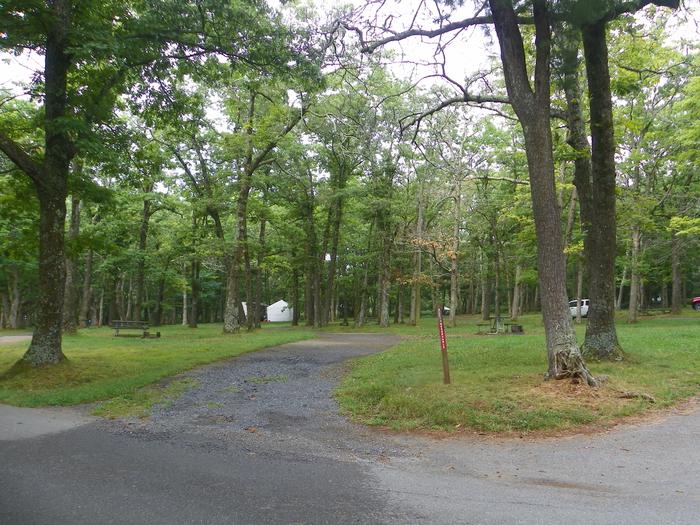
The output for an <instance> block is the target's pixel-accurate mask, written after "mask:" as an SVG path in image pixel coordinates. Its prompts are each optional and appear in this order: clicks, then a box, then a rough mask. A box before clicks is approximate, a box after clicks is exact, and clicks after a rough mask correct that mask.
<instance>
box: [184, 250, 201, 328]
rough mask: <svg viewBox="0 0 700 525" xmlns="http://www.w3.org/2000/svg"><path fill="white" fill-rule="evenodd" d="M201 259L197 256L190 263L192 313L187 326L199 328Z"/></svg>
mask: <svg viewBox="0 0 700 525" xmlns="http://www.w3.org/2000/svg"><path fill="white" fill-rule="evenodd" d="M199 265H200V263H199V261H198V260H197V259H196V256H195V258H194V259H193V260H192V262H191V263H190V288H191V290H192V293H191V294H190V315H189V316H188V319H187V326H189V327H190V328H197V320H198V319H199V295H200V293H199V292H200V286H199Z"/></svg>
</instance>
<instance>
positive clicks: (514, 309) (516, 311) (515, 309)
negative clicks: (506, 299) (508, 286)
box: [510, 264, 522, 321]
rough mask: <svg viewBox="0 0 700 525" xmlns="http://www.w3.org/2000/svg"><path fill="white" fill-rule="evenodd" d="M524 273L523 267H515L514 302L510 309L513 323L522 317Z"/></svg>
mask: <svg viewBox="0 0 700 525" xmlns="http://www.w3.org/2000/svg"><path fill="white" fill-rule="evenodd" d="M521 272H522V268H521V266H520V265H519V264H518V265H516V266H515V279H514V284H513V302H512V305H511V307H510V318H511V319H512V320H513V321H517V319H518V317H519V316H520V274H521Z"/></svg>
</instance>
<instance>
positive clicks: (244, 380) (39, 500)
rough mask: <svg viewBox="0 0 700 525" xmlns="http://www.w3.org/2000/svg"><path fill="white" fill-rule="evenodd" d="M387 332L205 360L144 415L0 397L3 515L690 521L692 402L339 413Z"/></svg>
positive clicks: (698, 416) (17, 519)
mask: <svg viewBox="0 0 700 525" xmlns="http://www.w3.org/2000/svg"><path fill="white" fill-rule="evenodd" d="M393 343H395V339H392V338H390V337H386V336H379V335H359V334H358V335H350V336H348V335H330V334H329V335H324V336H322V337H321V338H319V339H318V340H315V341H306V342H299V343H293V344H289V345H285V346H283V347H279V348H276V349H271V350H267V351H263V352H256V353H253V354H248V355H246V356H243V357H241V358H239V359H236V360H233V361H229V362H226V363H219V364H216V365H212V366H207V367H204V368H201V369H199V370H196V371H194V372H192V373H190V374H188V375H189V376H190V377H192V378H194V379H196V380H197V382H198V386H197V387H195V388H193V389H192V390H190V391H189V392H187V393H186V394H185V395H184V396H183V397H181V398H180V399H179V400H177V401H176V402H175V403H173V404H172V405H171V406H169V407H160V408H158V409H157V410H155V411H154V412H153V414H152V417H151V418H149V419H148V420H145V421H139V420H137V421H134V420H127V421H118V422H106V421H102V420H94V419H92V418H87V417H85V416H84V415H82V414H76V412H75V411H71V410H60V411H53V410H51V411H27V410H20V409H13V408H10V407H0V465H1V466H2V467H1V468H0V523H3V524H5V523H8V524H14V523H21V524H33V523H36V524H57V523H59V524H60V523H70V524H80V523H85V524H88V523H89V524H102V523H115V524H121V523H149V524H150V523H153V524H160V523H163V524H165V523H167V524H179V523H183V524H184V523H186V524H190V523H192V524H194V523H203V524H205V523H206V524H210V523H211V524H216V523H228V524H230V523H235V524H239V523H240V524H248V523H251V524H257V523H309V524H315V523H431V524H432V523H474V524H492V523H493V524H501V523H517V524H529V523H532V524H548V523H552V524H554V523H557V524H559V523H567V524H578V523H582V524H583V523H586V524H590V523H592V522H593V523H616V524H620V523H622V524H624V523H634V524H647V523H648V524H658V523H678V524H686V523H687V524H695V523H698V522H699V521H700V489H698V483H699V482H700V467H699V465H700V449H699V448H698V447H697V443H698V438H699V437H700V411H698V410H697V407H690V408H689V409H687V410H685V411H682V412H681V411H679V412H678V413H676V414H672V415H671V416H669V417H667V418H665V419H663V420H659V421H657V422H655V423H648V424H643V425H638V426H629V427H624V428H621V429H618V430H613V431H610V432H607V433H605V434H601V435H595V436H575V437H570V438H560V439H547V440H539V441H536V442H527V441H524V440H496V441H494V440H486V439H485V438H483V439H475V438H460V439H447V440H433V439H429V438H420V437H412V436H396V435H390V434H386V433H382V432H378V431H373V430H369V429H366V428H363V427H360V426H357V425H352V424H350V423H348V422H347V421H345V420H344V419H343V418H342V417H340V416H339V415H338V414H337V406H336V405H335V403H334V402H333V401H332V399H331V397H330V393H331V390H332V388H333V386H334V384H335V383H336V382H337V379H338V377H339V376H340V374H341V373H342V370H343V364H342V363H343V361H345V360H346V359H348V358H350V357H353V356H358V355H364V354H369V353H372V352H376V351H379V350H381V349H384V348H387V347H388V346H390V345H391V344H393ZM17 427H23V428H22V430H17ZM2 439H4V440H2Z"/></svg>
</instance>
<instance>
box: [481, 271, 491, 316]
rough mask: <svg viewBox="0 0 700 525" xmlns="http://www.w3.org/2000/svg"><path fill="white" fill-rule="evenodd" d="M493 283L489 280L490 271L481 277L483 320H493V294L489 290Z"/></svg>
mask: <svg viewBox="0 0 700 525" xmlns="http://www.w3.org/2000/svg"><path fill="white" fill-rule="evenodd" d="M490 284H491V282H490V280H489V278H488V270H487V272H486V273H485V274H484V272H483V271H482V277H481V320H482V321H488V320H489V319H490V318H491V294H490V293H489V290H490V289H491V286H490Z"/></svg>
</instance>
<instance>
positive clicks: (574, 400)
mask: <svg viewBox="0 0 700 525" xmlns="http://www.w3.org/2000/svg"><path fill="white" fill-rule="evenodd" d="M622 393H623V390H621V389H619V388H616V387H615V386H614V385H611V384H609V383H604V384H602V385H601V386H599V387H598V388H591V387H589V386H587V385H585V384H583V383H572V382H571V381H544V382H542V383H540V384H538V385H536V386H535V387H534V388H532V389H531V390H530V394H531V395H532V396H534V397H546V398H548V403H547V404H548V406H552V407H557V406H562V405H571V404H576V405H577V406H584V407H586V408H590V409H593V410H595V409H597V408H600V407H601V406H605V407H607V408H612V409H619V408H622V407H624V406H626V405H628V404H629V403H630V402H631V400H630V399H625V398H621V397H620V396H621V394H622Z"/></svg>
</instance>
